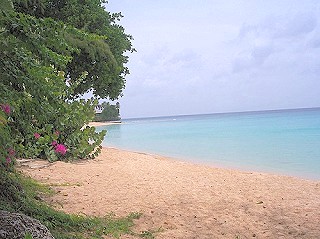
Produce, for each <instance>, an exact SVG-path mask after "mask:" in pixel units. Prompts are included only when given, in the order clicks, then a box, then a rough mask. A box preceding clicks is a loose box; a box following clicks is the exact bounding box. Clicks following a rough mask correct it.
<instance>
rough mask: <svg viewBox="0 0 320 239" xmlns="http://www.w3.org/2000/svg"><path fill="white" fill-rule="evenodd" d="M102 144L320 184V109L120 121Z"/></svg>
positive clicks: (98, 128)
mask: <svg viewBox="0 0 320 239" xmlns="http://www.w3.org/2000/svg"><path fill="white" fill-rule="evenodd" d="M102 129H107V131H108V132H107V135H106V137H105V139H104V141H103V146H107V147H116V148H120V149H125V150H131V151H138V152H146V153H151V154H158V155H163V156H169V157H173V158H176V159H179V160H184V161H190V162H194V163H201V164H206V165H212V166H217V167H224V168H232V169H239V170H244V171H257V172H267V173H276V174H283V175H289V176H296V177H302V178H306V179H312V180H320V108H312V109H295V110H275V111H260V112H240V113H221V114H206V115H186V116H170V117H154V118H138V119H128V120H123V124H114V125H109V126H100V127H97V131H100V130H102Z"/></svg>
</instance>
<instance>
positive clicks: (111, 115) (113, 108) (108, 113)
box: [95, 102, 121, 121]
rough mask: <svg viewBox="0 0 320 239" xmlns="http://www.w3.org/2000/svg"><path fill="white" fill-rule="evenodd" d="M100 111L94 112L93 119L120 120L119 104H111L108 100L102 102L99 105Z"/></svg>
mask: <svg viewBox="0 0 320 239" xmlns="http://www.w3.org/2000/svg"><path fill="white" fill-rule="evenodd" d="M100 107H101V108H102V112H101V113H100V114H96V117H95V121H118V120H120V119H121V118H120V112H119V111H120V104H119V103H117V104H115V105H111V104H110V103H109V102H104V103H102V105H101V106H100Z"/></svg>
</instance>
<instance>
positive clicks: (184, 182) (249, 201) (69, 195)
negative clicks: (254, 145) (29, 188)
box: [21, 148, 320, 239]
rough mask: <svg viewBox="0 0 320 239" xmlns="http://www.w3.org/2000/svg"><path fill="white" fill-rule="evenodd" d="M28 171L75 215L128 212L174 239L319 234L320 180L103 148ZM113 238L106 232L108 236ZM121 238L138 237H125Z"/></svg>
mask: <svg viewBox="0 0 320 239" xmlns="http://www.w3.org/2000/svg"><path fill="white" fill-rule="evenodd" d="M42 164H43V163H41V162H32V163H30V164H29V166H24V167H22V168H21V169H22V170H23V171H24V172H25V173H26V174H28V175H30V176H31V177H33V178H35V179H37V180H39V181H41V182H43V183H46V184H51V185H54V186H53V187H54V189H55V190H56V191H57V192H58V193H57V194H56V195H55V196H53V197H52V198H51V199H50V201H51V203H53V204H54V205H55V206H56V207H57V208H59V209H61V210H64V211H66V212H69V213H80V214H86V215H99V216H103V215H105V214H108V213H110V212H114V213H115V214H116V215H117V216H125V215H128V214H129V213H130V212H141V213H143V216H142V217H141V218H140V219H139V220H137V221H136V227H135V230H137V231H143V230H150V229H154V230H157V229H159V228H161V229H162V230H161V231H160V232H159V233H157V234H156V238H159V239H171V238H184V239H189V238H190V239H191V238H199V239H209V238H210V239H212V238H308V239H311V238H320V228H319V222H320V182H319V181H309V180H303V179H298V178H294V177H287V176H280V175H272V174H264V173H255V172H242V171H236V170H228V169H221V168H214V167H208V166H204V165H196V164H192V163H187V162H183V161H177V160H173V159H169V158H165V157H161V156H155V155H148V154H143V153H136V152H128V151H123V150H119V149H114V148H103V150H102V153H101V155H100V156H99V157H98V158H96V159H95V160H91V161H81V162H77V163H64V162H55V163H52V164H50V166H48V167H42V168H38V167H37V166H39V165H42ZM106 238H107V237H106ZM121 238H127V239H128V238H133V237H131V236H123V237H121Z"/></svg>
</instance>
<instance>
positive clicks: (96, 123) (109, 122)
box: [88, 121, 122, 127]
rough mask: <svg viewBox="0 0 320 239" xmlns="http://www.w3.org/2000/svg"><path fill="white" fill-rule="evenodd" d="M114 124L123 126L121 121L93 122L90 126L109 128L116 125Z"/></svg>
mask: <svg viewBox="0 0 320 239" xmlns="http://www.w3.org/2000/svg"><path fill="white" fill-rule="evenodd" d="M114 124H122V122H121V121H106V122H95V121H92V122H90V123H89V124H88V126H90V127H98V126H107V125H114Z"/></svg>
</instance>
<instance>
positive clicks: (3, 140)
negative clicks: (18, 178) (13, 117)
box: [0, 104, 15, 170]
mask: <svg viewBox="0 0 320 239" xmlns="http://www.w3.org/2000/svg"><path fill="white" fill-rule="evenodd" d="M10 113H11V108H10V105H9V104H0V169H5V170H10V169H11V166H12V164H13V159H14V157H15V150H14V149H13V148H12V146H11V144H12V142H11V137H10V127H9V126H8V125H7V122H8V119H9V115H10Z"/></svg>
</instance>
